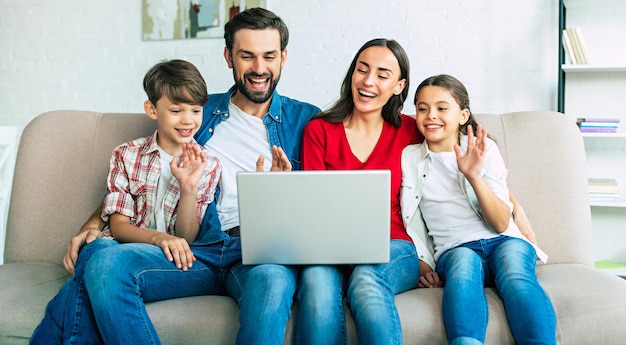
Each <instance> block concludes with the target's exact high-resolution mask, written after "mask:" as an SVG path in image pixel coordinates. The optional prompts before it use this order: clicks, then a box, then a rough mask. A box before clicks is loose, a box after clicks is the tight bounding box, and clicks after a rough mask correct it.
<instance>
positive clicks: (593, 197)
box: [587, 177, 620, 202]
mask: <svg viewBox="0 0 626 345" xmlns="http://www.w3.org/2000/svg"><path fill="white" fill-rule="evenodd" d="M587 185H588V188H589V200H590V201H596V202H615V201H619V200H620V198H619V194H618V193H617V179H616V178H614V177H590V178H588V179H587Z"/></svg>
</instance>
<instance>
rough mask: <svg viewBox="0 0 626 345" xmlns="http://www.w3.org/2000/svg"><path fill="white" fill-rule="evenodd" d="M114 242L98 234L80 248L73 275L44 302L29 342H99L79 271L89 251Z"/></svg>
mask: <svg viewBox="0 0 626 345" xmlns="http://www.w3.org/2000/svg"><path fill="white" fill-rule="evenodd" d="M117 244H118V243H117V242H116V241H113V240H108V239H101V238H98V239H96V240H94V241H93V242H91V243H88V244H86V245H85V246H84V247H83V248H82V249H81V251H80V254H79V255H78V260H77V261H76V266H75V267H74V275H73V276H72V277H71V278H70V279H68V280H67V281H66V282H65V284H64V285H63V286H62V287H61V289H60V290H59V292H58V293H57V295H56V296H54V298H53V299H52V300H51V301H50V302H49V303H48V306H47V307H46V313H45V315H44V318H43V320H42V321H41V323H40V324H39V326H37V328H36V329H35V332H34V333H33V335H32V337H31V339H30V343H31V344H32V345H37V344H85V345H86V344H103V342H102V338H101V337H100V333H99V332H98V328H97V327H96V324H95V320H94V316H93V312H92V310H91V303H90V301H89V296H88V295H87V291H86V290H85V283H84V280H83V274H84V271H85V264H86V263H87V261H88V260H89V258H90V257H91V256H92V255H93V253H95V252H97V251H99V250H101V249H104V248H107V247H109V246H113V245H117Z"/></svg>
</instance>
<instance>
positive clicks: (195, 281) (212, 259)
mask: <svg viewBox="0 0 626 345" xmlns="http://www.w3.org/2000/svg"><path fill="white" fill-rule="evenodd" d="M191 248H192V251H193V252H194V254H195V256H196V259H197V260H196V261H195V262H194V263H193V266H192V267H191V268H190V269H189V270H188V271H182V270H180V269H178V268H176V267H175V266H174V264H173V263H172V262H170V261H168V260H167V259H166V258H165V255H164V254H163V252H162V250H161V248H159V247H157V246H153V245H149V244H139V243H129V244H122V245H119V246H114V247H110V248H106V249H104V250H100V251H98V252H97V253H95V254H94V255H93V256H92V258H91V260H89V262H88V264H87V267H86V269H85V286H86V288H87V291H88V293H89V297H90V299H91V303H92V307H93V311H94V315H95V319H96V322H97V324H98V325H101V327H100V334H101V335H102V339H103V340H104V342H105V343H107V344H160V341H159V338H158V335H157V332H156V331H155V329H154V326H153V324H152V322H151V321H150V318H149V316H148V314H147V312H146V308H145V303H147V302H152V301H160V300H166V299H173V298H179V297H187V296H197V295H226V294H230V295H231V296H233V297H234V298H235V300H236V301H237V302H238V304H239V307H240V315H239V320H240V324H241V328H240V330H239V333H238V335H237V343H238V344H282V343H283V339H284V334H285V326H286V323H287V320H288V318H289V313H290V309H291V305H292V301H293V291H294V290H295V280H296V273H295V272H296V271H295V270H294V269H292V268H288V267H284V266H273V265H260V266H244V265H242V264H241V244H240V241H239V237H230V238H227V239H226V240H225V241H222V242H217V243H213V244H210V245H195V244H192V245H191ZM260 301H262V302H263V303H261V302H260ZM210 312H211V311H210V310H207V313H210ZM190 322H202V320H190Z"/></svg>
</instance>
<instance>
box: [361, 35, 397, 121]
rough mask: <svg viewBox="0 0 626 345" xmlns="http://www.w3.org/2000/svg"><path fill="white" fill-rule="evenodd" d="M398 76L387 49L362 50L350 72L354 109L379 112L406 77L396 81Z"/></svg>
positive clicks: (394, 60) (393, 61)
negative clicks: (352, 70)
mask: <svg viewBox="0 0 626 345" xmlns="http://www.w3.org/2000/svg"><path fill="white" fill-rule="evenodd" d="M400 75H401V73H400V65H399V64H398V60H397V59H396V57H395V55H393V52H392V51H391V50H390V49H389V48H387V47H379V46H373V47H369V48H367V49H365V50H364V51H362V52H361V54H359V56H358V58H357V63H356V67H355V69H354V72H353V73H352V98H353V101H354V108H355V109H354V111H355V112H360V113H371V112H378V113H381V112H382V109H383V106H384V105H385V104H387V101H389V99H390V98H391V97H392V96H393V95H399V94H400V93H402V90H403V89H404V85H405V83H406V80H405V79H402V80H400Z"/></svg>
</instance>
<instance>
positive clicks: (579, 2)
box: [563, 0, 624, 8]
mask: <svg viewBox="0 0 626 345" xmlns="http://www.w3.org/2000/svg"><path fill="white" fill-rule="evenodd" d="M563 5H565V7H567V8H596V7H614V6H624V1H623V0H563Z"/></svg>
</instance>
